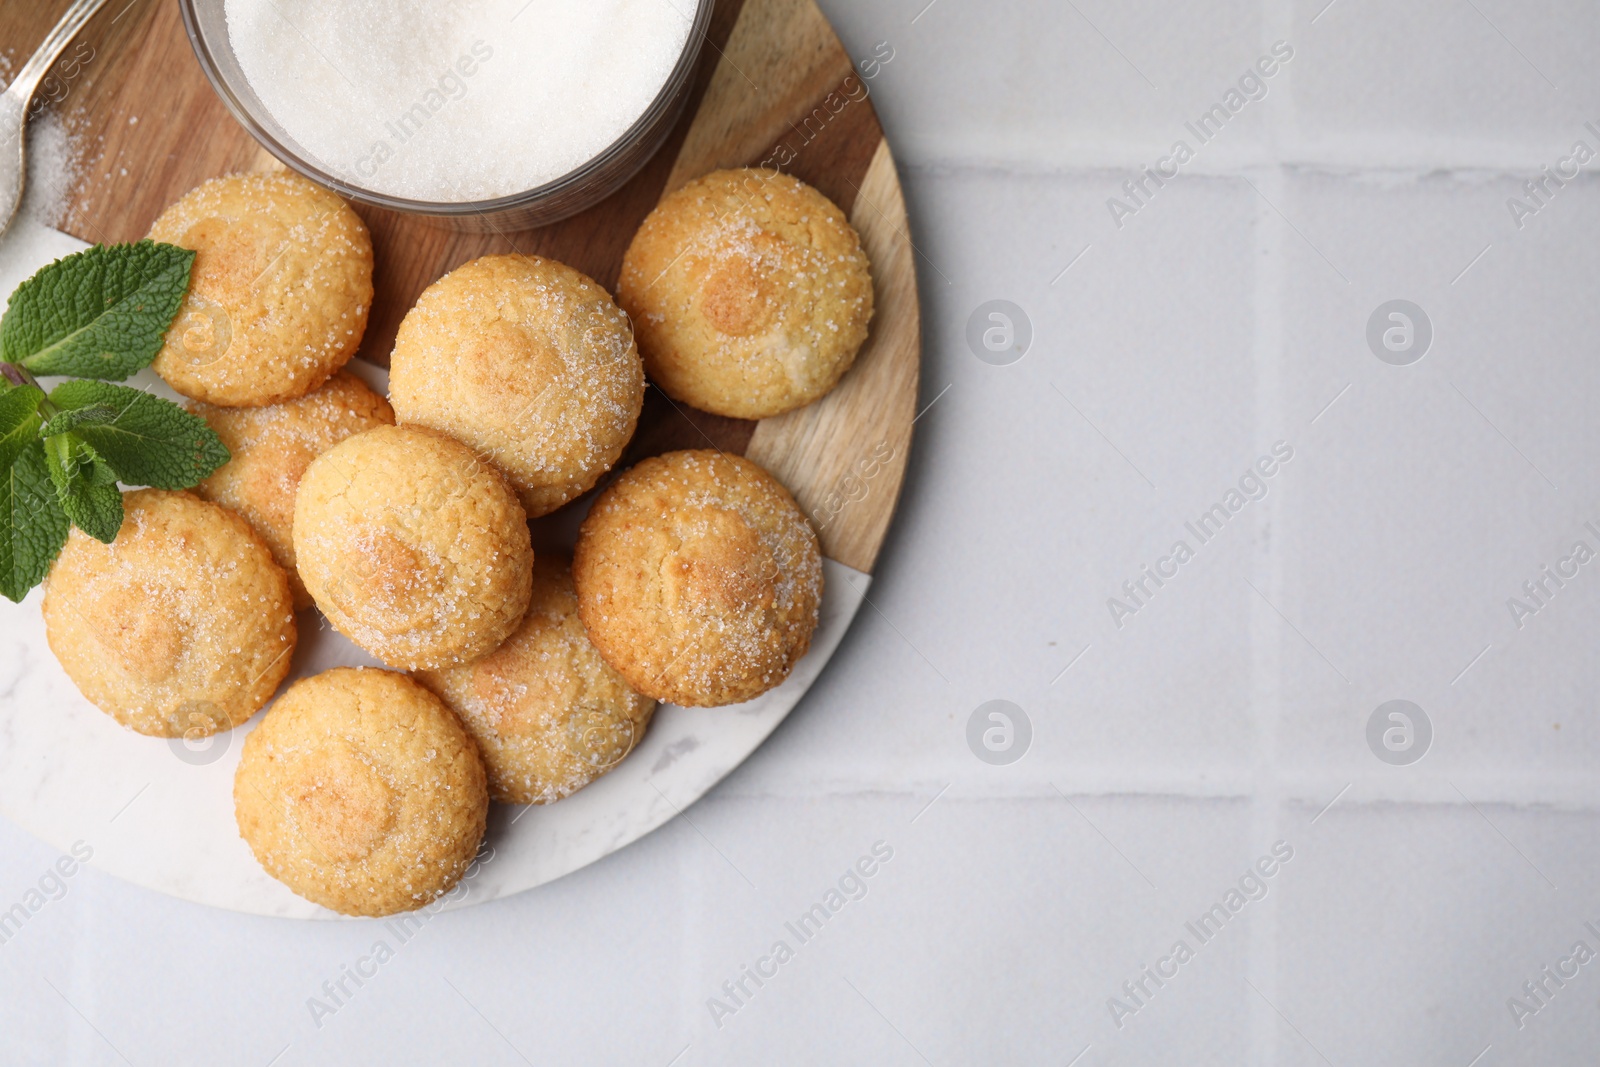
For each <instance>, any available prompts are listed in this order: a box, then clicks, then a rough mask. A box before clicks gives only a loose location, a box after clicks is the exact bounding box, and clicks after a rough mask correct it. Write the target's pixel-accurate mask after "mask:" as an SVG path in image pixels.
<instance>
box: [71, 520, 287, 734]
mask: <svg viewBox="0 0 1600 1067" xmlns="http://www.w3.org/2000/svg"><path fill="white" fill-rule="evenodd" d="M44 622H45V635H46V637H47V638H48V640H49V642H50V650H51V651H52V652H54V653H55V655H56V659H58V660H59V661H60V662H61V666H62V669H64V670H65V671H66V672H67V676H68V677H69V678H71V679H72V680H73V682H74V683H75V684H76V685H77V687H78V689H79V691H80V692H82V693H83V695H84V696H85V697H87V698H88V699H89V701H90V702H92V703H93V704H94V705H95V706H97V707H98V708H100V709H101V710H102V711H104V712H106V713H107V714H109V715H111V716H112V717H113V718H115V719H116V720H117V721H118V722H120V723H122V724H123V725H124V726H127V727H130V728H131V729H134V730H137V731H138V732H139V733H142V734H152V735H155V736H158V737H191V738H194V737H204V736H207V735H210V734H213V733H216V732H217V731H219V730H228V729H232V728H233V727H235V726H237V725H239V724H240V723H242V722H244V721H245V720H246V719H248V718H250V716H251V715H254V714H255V713H256V711H257V710H259V709H260V708H261V706H262V705H263V704H265V703H266V702H267V701H268V700H269V699H270V698H271V697H272V694H273V692H274V691H275V690H276V689H277V688H278V683H279V682H281V681H283V679H284V676H285V675H287V674H288V673H289V661H290V657H291V655H292V653H293V652H294V647H295V638H296V636H297V634H296V630H295V621H294V610H293V605H292V602H291V600H290V595H289V579H288V577H287V576H286V575H285V574H284V572H283V568H281V567H279V566H278V564H277V563H275V562H273V559H272V553H271V552H270V551H269V550H268V548H267V545H266V543H265V542H264V541H262V539H261V538H260V537H259V536H258V535H257V534H256V532H255V531H254V530H252V529H251V528H250V524H249V523H247V522H245V521H244V519H242V518H240V517H239V516H238V515H236V514H235V513H234V512H232V511H229V510H228V509H227V508H224V507H221V506H219V505H217V504H212V503H208V502H206V501H204V500H200V499H198V498H196V497H194V496H191V495H190V494H188V493H175V492H167V491H165V490H161V489H141V490H138V491H137V492H132V493H127V494H125V495H124V496H123V519H122V529H121V530H120V531H119V532H118V533H117V538H116V540H115V541H114V542H113V543H111V544H109V545H106V544H102V543H100V542H99V541H96V540H95V539H94V538H92V537H89V536H87V535H86V534H84V533H83V532H82V531H80V530H76V529H74V530H73V531H72V533H71V534H70V536H69V537H68V538H67V544H66V547H65V548H63V549H62V551H61V555H60V556H59V557H58V558H57V559H56V562H55V565H54V566H53V567H52V568H51V569H50V577H49V579H48V580H47V581H46V584H45V596H44Z"/></svg>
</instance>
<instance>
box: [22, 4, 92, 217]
mask: <svg viewBox="0 0 1600 1067" xmlns="http://www.w3.org/2000/svg"><path fill="white" fill-rule="evenodd" d="M105 2H106V0H74V2H73V4H72V6H71V7H69V8H67V13H66V14H65V15H62V16H61V21H60V22H58V23H56V25H55V28H54V29H52V30H51V31H50V32H49V34H48V35H46V37H45V39H44V43H43V44H41V45H40V46H39V50H38V51H37V52H35V53H33V55H31V56H29V57H28V61H27V62H26V63H24V64H23V65H22V69H21V70H19V71H17V76H16V77H15V78H13V79H11V84H10V85H8V86H6V91H5V92H3V93H0V234H4V233H5V232H6V229H7V228H8V227H9V226H10V225H11V220H12V219H13V218H15V217H16V214H17V205H18V204H20V203H22V184H23V180H24V179H25V178H26V177H27V174H28V149H27V124H28V105H29V104H30V103H32V102H33V94H34V92H35V90H37V89H38V88H39V83H40V82H41V81H43V80H44V76H45V74H46V73H48V72H49V70H50V68H51V66H53V65H54V64H55V61H56V60H57V59H59V58H61V53H62V52H63V51H64V50H65V49H66V47H67V45H69V44H71V43H72V39H73V38H74V37H76V36H77V35H78V31H79V30H81V29H83V24H84V23H85V22H88V21H89V19H90V17H91V16H92V15H93V14H94V13H95V12H96V11H99V10H100V9H101V8H102V7H104V6H105Z"/></svg>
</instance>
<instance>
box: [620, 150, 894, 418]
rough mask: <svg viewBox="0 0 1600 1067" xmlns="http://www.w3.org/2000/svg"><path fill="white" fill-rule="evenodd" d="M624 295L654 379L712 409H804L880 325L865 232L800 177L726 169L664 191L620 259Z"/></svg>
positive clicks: (764, 412) (746, 414) (738, 413)
mask: <svg viewBox="0 0 1600 1067" xmlns="http://www.w3.org/2000/svg"><path fill="white" fill-rule="evenodd" d="M617 301H618V303H620V304H621V305H622V307H623V309H624V310H626V311H627V313H628V314H629V316H631V317H632V319H633V325H634V330H635V332H636V335H637V338H638V344H639V351H640V354H641V355H642V356H643V357H644V365H645V370H646V372H647V373H648V374H649V375H650V378H651V379H652V380H653V381H654V382H655V383H656V384H657V385H659V386H661V388H662V389H664V390H666V392H667V393H668V394H669V395H670V396H672V397H674V398H676V399H678V400H681V401H683V402H685V403H688V404H691V405H693V406H694V407H697V408H700V409H701V410H703V411H709V412H712V413H713V414H716V415H726V416H730V417H734V418H741V419H764V418H768V417H770V416H773V415H780V414H782V413H783V412H786V411H791V410H793V409H794V408H797V407H801V406H802V405H805V404H809V403H811V402H812V401H813V400H816V399H818V398H819V397H821V396H823V395H825V394H826V393H827V392H828V391H829V390H830V389H832V388H833V387H834V386H835V385H836V384H838V381H839V379H840V378H841V377H843V376H844V373H845V372H846V371H848V370H849V369H850V366H851V364H852V363H853V362H854V361H855V358H856V353H857V351H859V350H860V348H861V345H862V343H863V342H865V340H866V338H867V326H868V323H870V322H871V320H872V312H873V292H872V273H871V267H870V264H869V263H868V261H867V255H866V252H865V251H863V250H862V247H861V238H860V236H859V235H858V234H857V233H856V231H855V228H854V227H852V226H851V225H850V222H849V220H848V219H846V218H845V215H844V212H842V211H840V210H839V208H838V206H837V205H835V204H834V203H833V202H832V201H831V200H829V199H828V198H827V197H825V196H823V195H822V194H821V193H819V192H817V190H815V189H813V188H812V187H811V186H809V185H807V184H805V183H804V182H802V181H800V180H799V179H797V178H792V177H790V176H788V175H786V174H780V173H777V172H774V171H765V170H754V169H746V170H720V171H716V172H714V173H712V174H708V175H706V176H705V177H703V178H700V179H697V180H696V181H692V182H690V183H689V184H687V185H685V186H684V187H683V188H681V189H679V190H677V191H675V192H673V193H670V194H669V195H667V196H666V197H664V198H663V199H662V201H661V203H660V204H659V205H657V207H656V209H655V210H654V211H652V212H651V213H650V215H649V217H647V218H646V219H645V221H644V224H643V225H642V226H641V227H640V228H639V232H638V233H637V234H635V235H634V238H633V242H632V244H630V245H629V246H628V251H627V254H626V255H625V256H624V258H623V261H622V276H621V280H620V281H619V282H618V286H617Z"/></svg>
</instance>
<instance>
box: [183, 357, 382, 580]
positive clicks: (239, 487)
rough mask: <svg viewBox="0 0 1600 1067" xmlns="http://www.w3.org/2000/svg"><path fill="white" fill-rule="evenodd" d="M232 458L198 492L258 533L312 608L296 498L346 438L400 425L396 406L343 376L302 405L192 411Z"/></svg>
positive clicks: (302, 400)
mask: <svg viewBox="0 0 1600 1067" xmlns="http://www.w3.org/2000/svg"><path fill="white" fill-rule="evenodd" d="M190 410H191V411H193V412H194V413H195V414H196V415H199V416H200V417H201V418H203V419H205V420H206V423H207V425H209V426H210V427H211V428H212V429H213V430H214V431H216V434H217V436H218V437H220V438H221V439H222V443H223V444H224V445H226V446H227V448H228V451H229V452H230V453H231V454H232V456H233V458H232V459H230V460H229V461H228V462H227V463H225V464H223V465H222V466H221V467H219V468H218V469H217V471H216V472H215V473H213V474H212V475H211V477H209V478H207V479H206V480H205V481H203V482H201V483H200V484H199V485H198V486H196V487H195V492H196V493H198V494H199V495H200V496H202V497H204V498H205V499H207V500H214V501H216V502H217V503H218V504H223V505H226V506H227V507H230V508H232V509H234V510H235V511H237V512H238V513H239V514H241V515H243V516H244V517H245V518H246V519H248V520H249V521H250V525H252V526H254V527H255V528H256V532H257V533H259V534H261V536H262V538H263V539H265V541H266V542H267V545H268V546H269V547H270V548H271V549H272V558H273V559H275V560H277V561H278V563H279V565H281V566H282V567H283V569H284V570H285V571H287V572H288V574H289V587H290V589H291V591H292V592H293V593H294V603H295V607H296V608H302V609H303V608H309V607H310V606H311V594H310V593H308V592H306V587H305V583H303V582H302V581H301V580H300V575H299V573H298V572H297V571H296V569H295V561H294V497H295V492H296V491H297V490H298V489H299V488H300V478H301V476H302V475H304V474H305V472H306V467H308V466H310V464H311V461H312V460H314V459H316V458H317V457H318V456H320V455H321V454H322V453H324V452H326V451H327V450H328V449H330V448H332V447H333V446H334V445H336V444H338V443H339V442H340V441H343V440H344V439H345V438H347V437H352V436H354V435H355V434H358V433H362V432H363V431H366V430H370V429H372V428H374V427H376V426H390V425H393V424H394V411H393V409H392V408H390V407H389V402H388V401H386V400H384V399H383V397H381V396H379V395H378V394H377V393H374V392H373V391H372V390H371V389H369V388H367V386H366V384H365V383H364V382H362V381H361V379H360V378H357V377H356V376H355V375H353V374H349V373H347V372H345V371H339V372H338V373H336V374H335V375H334V376H333V377H332V378H329V379H328V381H327V384H325V385H323V386H322V388H320V389H318V390H317V391H315V392H313V393H308V394H306V395H305V396H303V397H300V398H299V399H298V400H288V401H285V402H284V403H282V404H272V405H270V406H268V407H263V408H220V407H216V406H214V405H212V404H192V405H190Z"/></svg>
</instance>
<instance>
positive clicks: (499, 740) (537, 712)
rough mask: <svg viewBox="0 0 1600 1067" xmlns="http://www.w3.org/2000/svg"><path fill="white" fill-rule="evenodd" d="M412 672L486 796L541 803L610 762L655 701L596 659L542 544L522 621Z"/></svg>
mask: <svg viewBox="0 0 1600 1067" xmlns="http://www.w3.org/2000/svg"><path fill="white" fill-rule="evenodd" d="M419 678H420V679H421V681H422V682H423V684H425V685H427V686H428V688H430V689H432V690H433V691H434V692H436V693H438V694H439V695H440V696H441V697H443V698H444V701H445V703H446V704H448V705H449V706H450V708H451V709H452V710H454V711H455V712H456V713H457V714H458V715H460V716H461V720H462V722H463V723H464V724H465V725H466V727H467V731H468V732H469V733H471V734H472V736H473V738H474V739H475V740H476V741H477V742H478V746H479V748H480V749H481V750H482V752H483V758H484V762H485V764H486V765H487V766H488V769H489V788H490V795H491V796H492V797H493V798H494V799H495V800H498V801H502V802H504V803H509V804H548V803H552V802H554V801H557V800H560V799H561V798H563V797H566V796H570V795H572V794H573V793H575V792H577V791H578V790H579V789H581V788H583V787H584V786H586V785H588V784H589V783H590V782H592V781H594V780H595V779H596V778H598V777H600V776H601V775H603V774H605V773H606V772H607V771H609V770H611V769H612V768H613V767H615V766H616V765H617V764H618V763H620V762H621V761H622V758H623V757H624V756H626V755H627V754H628V753H629V752H631V751H632V750H633V748H634V746H635V745H637V744H638V743H639V742H640V741H641V740H642V739H643V737H644V731H645V727H646V726H647V725H648V724H649V722H650V716H651V713H652V712H653V711H654V710H655V704H656V702H655V701H654V700H653V699H651V698H650V697H647V696H642V695H641V694H639V693H636V692H634V691H633V690H632V689H631V688H629V686H628V683H627V682H626V681H625V680H624V679H623V677H622V676H621V675H620V674H618V673H617V672H616V671H615V670H613V669H612V668H611V667H610V666H608V665H607V664H606V662H605V660H603V659H601V657H600V653H599V651H598V650H596V649H595V647H594V645H593V644H592V643H591V642H590V640H589V636H588V634H587V633H586V632H585V631H584V628H583V622H582V621H581V620H580V619H579V618H578V596H577V593H576V592H575V591H574V589H573V586H572V574H571V571H570V569H569V564H568V561H567V560H566V559H565V558H564V557H562V556H560V555H556V554H552V553H545V552H541V553H540V554H539V558H538V560H536V561H535V563H534V565H533V597H532V599H531V601H530V602H529V604H528V614H527V615H526V616H525V617H524V618H523V620H522V625H521V626H519V627H518V628H517V630H516V632H515V633H513V634H512V635H511V636H510V637H509V638H507V639H506V641H505V643H504V644H502V645H501V646H500V647H499V648H497V649H495V650H494V651H493V652H491V653H489V655H487V656H485V657H484V658H483V659H480V660H478V661H477V662H475V663H472V664H469V665H467V666H464V667H455V668H451V669H448V670H443V671H426V672H422V673H421V674H419Z"/></svg>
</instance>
